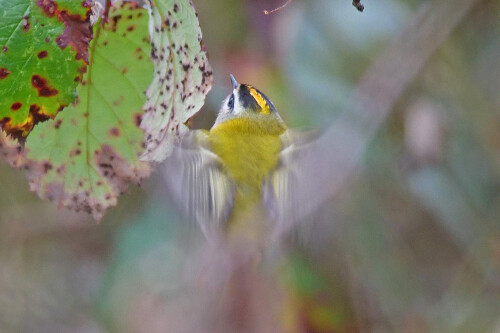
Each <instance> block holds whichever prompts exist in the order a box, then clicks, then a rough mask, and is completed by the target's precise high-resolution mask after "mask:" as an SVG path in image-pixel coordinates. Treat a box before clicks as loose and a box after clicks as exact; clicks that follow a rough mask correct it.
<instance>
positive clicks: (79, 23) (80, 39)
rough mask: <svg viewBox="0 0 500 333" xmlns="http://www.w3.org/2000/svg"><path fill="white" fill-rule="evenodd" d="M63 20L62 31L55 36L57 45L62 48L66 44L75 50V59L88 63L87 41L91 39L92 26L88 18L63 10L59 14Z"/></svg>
mask: <svg viewBox="0 0 500 333" xmlns="http://www.w3.org/2000/svg"><path fill="white" fill-rule="evenodd" d="M59 17H60V18H61V19H62V21H63V22H64V27H65V28H64V32H63V33H62V35H61V36H59V37H57V38H56V43H57V45H58V46H59V47H60V48H61V49H64V48H66V46H68V45H71V47H72V48H73V49H74V50H75V51H76V56H75V59H76V60H79V59H82V60H83V61H85V62H86V63H87V64H88V61H89V43H90V41H91V40H92V27H91V26H90V19H89V18H88V17H87V18H86V19H84V20H82V18H81V17H80V16H79V15H70V14H68V13H66V12H65V11H62V12H61V13H60V14H59Z"/></svg>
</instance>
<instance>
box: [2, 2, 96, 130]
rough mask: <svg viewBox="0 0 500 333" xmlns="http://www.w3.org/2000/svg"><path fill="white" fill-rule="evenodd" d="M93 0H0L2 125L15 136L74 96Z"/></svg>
mask: <svg viewBox="0 0 500 333" xmlns="http://www.w3.org/2000/svg"><path fill="white" fill-rule="evenodd" d="M90 14H91V1H90V0H76V1H74V0H59V1H54V0H0V22H1V24H0V125H1V127H2V129H3V130H4V131H5V132H6V133H8V134H10V135H11V136H13V137H16V138H22V139H23V140H24V137H25V136H27V135H28V134H29V132H30V131H31V130H32V128H33V126H34V125H35V124H36V123H38V122H41V121H44V120H47V119H50V118H54V117H55V115H56V114H57V113H58V111H60V110H62V109H63V108H64V107H65V106H66V105H69V104H70V103H72V102H73V101H74V99H75V88H76V86H77V84H78V82H79V81H80V79H81V77H82V74H83V73H84V72H85V68H86V65H87V63H88V47H89V42H90V40H91V39H92V27H91V25H90V20H89V17H90Z"/></svg>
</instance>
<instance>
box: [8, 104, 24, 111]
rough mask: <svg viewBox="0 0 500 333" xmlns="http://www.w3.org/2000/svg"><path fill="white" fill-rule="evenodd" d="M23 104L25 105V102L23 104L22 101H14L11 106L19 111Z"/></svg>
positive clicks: (13, 109)
mask: <svg viewBox="0 0 500 333" xmlns="http://www.w3.org/2000/svg"><path fill="white" fill-rule="evenodd" d="M21 106H23V104H22V103H19V102H15V103H13V104H12V105H11V106H10V109H11V110H12V111H17V110H19V109H20V108H21Z"/></svg>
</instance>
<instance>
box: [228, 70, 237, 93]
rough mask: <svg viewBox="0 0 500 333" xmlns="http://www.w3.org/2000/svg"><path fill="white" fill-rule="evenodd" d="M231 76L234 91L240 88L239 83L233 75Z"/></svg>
mask: <svg viewBox="0 0 500 333" xmlns="http://www.w3.org/2000/svg"><path fill="white" fill-rule="evenodd" d="M229 76H230V77H231V84H232V85H233V90H234V89H236V88H238V81H236V79H235V78H234V76H233V74H230V75H229Z"/></svg>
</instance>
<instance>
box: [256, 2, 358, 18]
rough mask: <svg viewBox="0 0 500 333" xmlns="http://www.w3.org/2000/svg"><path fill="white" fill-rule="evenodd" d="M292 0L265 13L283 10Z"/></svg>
mask: <svg viewBox="0 0 500 333" xmlns="http://www.w3.org/2000/svg"><path fill="white" fill-rule="evenodd" d="M358 1H359V0H358ZM290 2H292V0H287V1H286V2H285V3H284V4H283V5H281V6H279V7H278V8H274V9H272V10H264V14H266V15H269V14H272V13H274V12H277V11H278V10H282V9H283V8H285V7H286V6H288V4H289V3H290Z"/></svg>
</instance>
